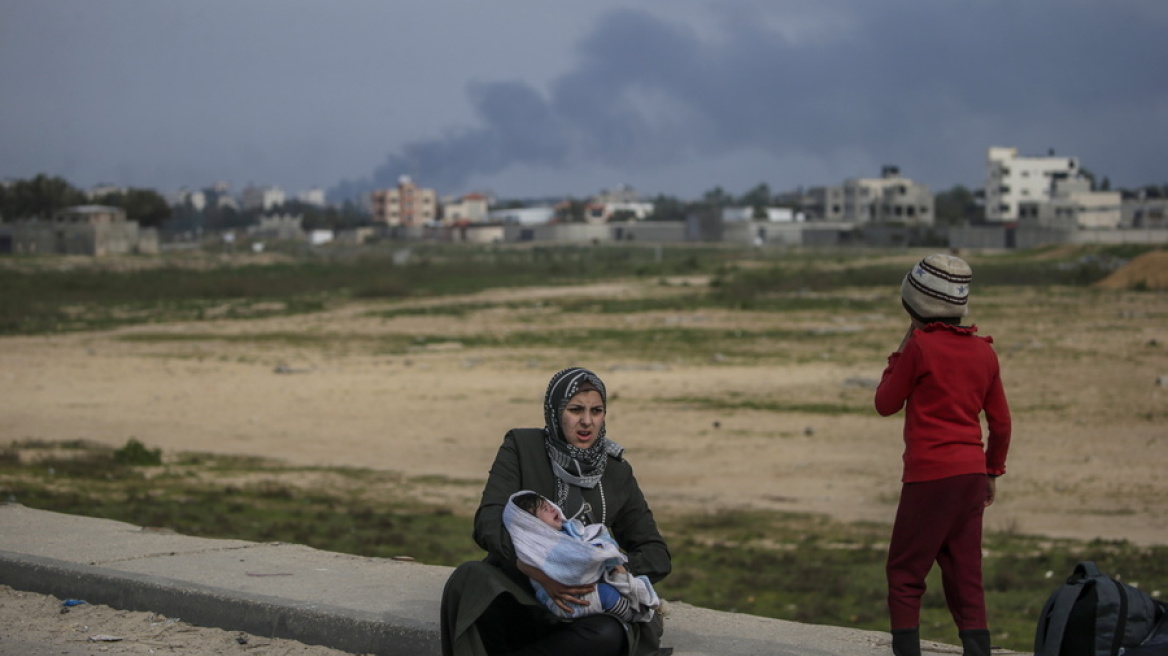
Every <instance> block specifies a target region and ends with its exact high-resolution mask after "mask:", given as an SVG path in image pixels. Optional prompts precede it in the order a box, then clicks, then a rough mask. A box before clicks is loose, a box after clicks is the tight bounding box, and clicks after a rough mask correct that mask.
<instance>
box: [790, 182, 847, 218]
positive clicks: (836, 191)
mask: <svg viewBox="0 0 1168 656" xmlns="http://www.w3.org/2000/svg"><path fill="white" fill-rule="evenodd" d="M790 200H791V201H793V202H795V203H797V204H799V205H800V206H802V207H803V211H804V212H805V213H806V214H807V217H808V219H810V220H813V221H843V220H844V189H843V187H812V188H810V189H808V190H807V191H806V192H805V193H803V194H802V195H800V196H797V197H795V198H791V199H790Z"/></svg>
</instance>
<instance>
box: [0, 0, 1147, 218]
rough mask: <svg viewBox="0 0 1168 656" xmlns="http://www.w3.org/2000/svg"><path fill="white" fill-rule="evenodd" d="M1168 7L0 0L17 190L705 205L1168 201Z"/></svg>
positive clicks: (1, 82)
mask: <svg viewBox="0 0 1168 656" xmlns="http://www.w3.org/2000/svg"><path fill="white" fill-rule="evenodd" d="M1166 33H1168V3H1165V2H1163V1H1162V0H1116V1H1114V2H1110V1H1108V2H1104V1H1103V0H1097V1H1087V0H1026V1H1025V2H1018V1H1017V0H978V1H976V2H974V1H970V2H937V1H934V0H914V1H908V0H881V1H879V2H876V1H873V0H817V1H816V2H788V1H784V0H717V1H716V2H698V1H696V0H652V1H648V0H647V1H643V2H630V1H618V0H588V2H580V1H579V0H521V1H511V0H491V1H488V0H411V1H403V0H247V1H242V2H241V1H239V0H188V1H187V2H177V1H176V2H159V1H157V0H0V177H6V178H26V177H31V176H33V175H35V174H37V173H42V172H43V173H48V174H50V175H60V176H62V177H65V178H66V179H68V180H69V181H70V182H72V183H73V184H75V185H78V186H83V187H86V186H90V185H94V184H97V183H104V182H109V183H115V184H122V185H127V186H135V187H153V188H157V189H159V190H160V191H164V192H165V191H171V190H175V189H178V188H180V187H184V186H185V187H190V188H196V187H202V186H206V185H208V184H211V183H213V182H216V181H227V182H230V183H232V184H233V185H235V187H236V188H240V187H242V186H245V185H247V184H258V185H269V184H275V185H280V186H282V187H284V188H285V189H286V190H287V191H288V192H290V193H296V192H299V191H302V190H305V189H308V188H310V187H313V186H319V187H323V188H325V189H330V190H336V191H344V192H349V193H354V192H357V191H361V190H364V189H368V188H370V187H371V186H374V185H376V186H381V185H386V184H392V183H393V182H394V181H395V180H396V179H397V177H398V176H400V175H402V174H411V175H413V176H414V177H415V179H416V180H417V181H418V182H419V183H420V184H422V185H424V186H430V187H435V188H437V189H438V191H439V193H440V194H452V193H462V192H467V191H473V190H487V191H492V192H494V193H496V194H498V195H500V196H502V197H525V196H542V195H559V194H572V195H577V196H583V195H587V194H590V193H593V192H595V191H598V190H599V189H602V188H611V187H614V186H616V185H618V184H621V183H627V184H631V185H633V186H634V187H635V188H637V189H638V190H639V191H641V192H642V193H643V194H646V195H652V194H656V193H667V194H671V195H676V196H681V197H683V198H695V197H698V196H700V195H701V194H702V193H703V192H704V191H706V190H708V189H711V188H713V187H714V186H715V185H720V186H722V187H723V188H724V189H726V190H727V191H730V192H732V193H741V192H743V191H745V190H747V189H749V188H751V187H753V186H755V185H757V184H759V183H761V182H765V183H767V184H769V185H770V186H771V188H772V189H774V190H785V189H790V188H794V187H796V186H800V185H803V186H811V185H821V184H837V183H839V182H840V181H842V180H843V179H845V178H850V177H864V176H873V175H877V174H878V173H879V170H880V167H881V165H883V164H896V165H898V166H900V167H901V170H902V172H903V173H904V174H905V175H907V176H909V177H911V178H913V179H915V180H918V181H920V182H923V183H925V184H928V185H930V186H931V187H932V188H934V189H935V190H941V189H947V188H949V187H951V186H953V185H955V184H964V185H966V186H969V187H979V186H980V185H981V182H982V171H983V167H984V160H985V151H986V148H987V147H989V146H991V145H1002V146H1016V147H1018V148H1019V149H1020V150H1021V151H1022V152H1023V153H1024V154H1044V153H1046V151H1047V150H1048V149H1050V148H1054V149H1055V150H1056V151H1057V152H1058V153H1059V154H1063V155H1074V156H1078V157H1079V158H1080V159H1081V161H1082V163H1083V165H1084V166H1085V167H1086V168H1088V169H1090V170H1092V171H1094V172H1096V173H1098V174H1100V175H1106V176H1108V177H1109V178H1110V179H1111V181H1112V183H1113V184H1114V185H1119V186H1139V185H1143V184H1149V183H1157V184H1158V183H1163V182H1168V73H1166V72H1165V71H1166V70H1168V66H1166V65H1165V62H1168V39H1165V38H1164V34H1166Z"/></svg>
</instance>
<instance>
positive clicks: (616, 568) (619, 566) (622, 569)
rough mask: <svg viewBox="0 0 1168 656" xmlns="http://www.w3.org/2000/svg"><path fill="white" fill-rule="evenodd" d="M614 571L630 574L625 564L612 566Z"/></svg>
mask: <svg viewBox="0 0 1168 656" xmlns="http://www.w3.org/2000/svg"><path fill="white" fill-rule="evenodd" d="M612 571H614V572H616V573H617V574H628V572H629V570H627V569H625V566H624V565H617V566H616V567H613V568H612Z"/></svg>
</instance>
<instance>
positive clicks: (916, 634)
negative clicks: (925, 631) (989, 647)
mask: <svg viewBox="0 0 1168 656" xmlns="http://www.w3.org/2000/svg"><path fill="white" fill-rule="evenodd" d="M987 653H988V652H987ZM892 654H893V656H921V630H920V628H919V627H917V628H912V629H893V630H892Z"/></svg>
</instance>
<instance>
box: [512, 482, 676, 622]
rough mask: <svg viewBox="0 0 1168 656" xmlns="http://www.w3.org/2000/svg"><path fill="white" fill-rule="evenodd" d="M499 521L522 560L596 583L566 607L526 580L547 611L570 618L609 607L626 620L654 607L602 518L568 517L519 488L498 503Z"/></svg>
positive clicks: (572, 581) (646, 585) (560, 576)
mask: <svg viewBox="0 0 1168 656" xmlns="http://www.w3.org/2000/svg"><path fill="white" fill-rule="evenodd" d="M503 525H504V526H506V528H507V531H508V532H509V533H510V534H511V542H512V543H513V544H514V545H515V553H516V554H517V555H518V556H519V559H520V560H521V561H523V562H524V563H526V564H528V565H531V566H532V567H537V568H539V569H541V570H543V572H544V573H545V574H547V575H548V576H550V577H551V578H553V579H555V580H557V581H559V582H560V583H563V584H565V585H587V584H592V583H595V584H596V589H595V590H593V591H592V592H591V593H589V594H588V595H587V596H586V597H584V599H585V600H586V601H588V602H589V604H588V605H587V606H577V607H576V608H575V609H574V612H566V611H564V609H562V608H560V607H559V605H557V604H556V602H555V600H554V599H552V598H551V596H550V595H549V594H548V593H547V591H546V590H544V589H543V586H541V585H540V584H539V583H538V582H537V581H535V580H532V581H531V584H532V587H534V588H535V596H536V598H537V599H539V600H540V602H541V603H543V604H544V606H546V607H547V608H548V610H550V611H551V612H552V613H555V614H556V615H558V616H560V617H572V618H574V617H584V616H586V615H595V614H597V613H609V614H612V615H615V616H617V617H619V618H621V619H622V620H624V621H626V622H648V621H649V620H651V619H653V614H654V612H656V609H657V608H659V607H660V605H661V600H660V599H659V598H658V597H657V592H656V591H655V590H653V585H652V584H651V583H650V582H649V579H648V578H647V577H644V576H633V575H632V574H630V573H629V571H628V570H627V569H626V568H625V567H624V564H625V563H626V562H628V557H627V556H625V554H624V553H623V552H622V551H621V550H620V547H619V546H618V545H617V543H616V541H615V540H613V539H612V537H611V536H610V535H609V533H608V528H607V527H606V526H605V525H604V524H590V525H588V526H585V525H584V524H583V523H581V522H579V521H577V520H569V519H567V518H565V517H564V513H563V511H562V510H560V507H559V506H557V505H556V504H554V503H552V502H551V501H549V500H547V499H545V498H543V497H542V496H540V495H539V494H537V493H535V492H531V491H529V490H521V491H519V492H516V493H515V494H513V495H511V497H510V500H509V501H508V503H507V506H506V507H505V508H504V509H503Z"/></svg>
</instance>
